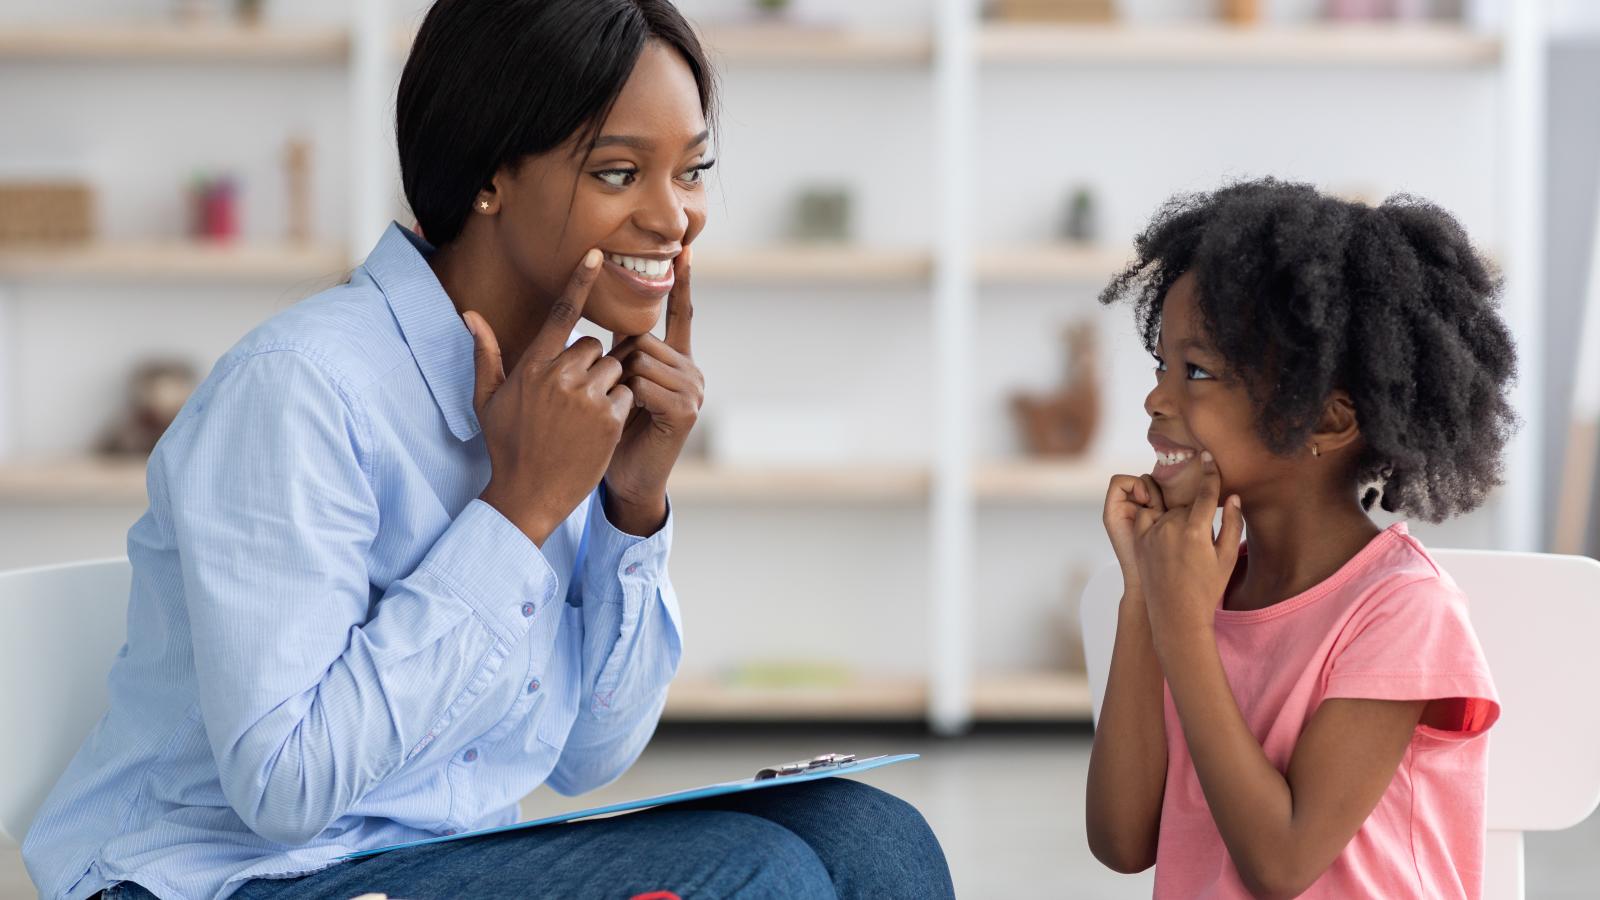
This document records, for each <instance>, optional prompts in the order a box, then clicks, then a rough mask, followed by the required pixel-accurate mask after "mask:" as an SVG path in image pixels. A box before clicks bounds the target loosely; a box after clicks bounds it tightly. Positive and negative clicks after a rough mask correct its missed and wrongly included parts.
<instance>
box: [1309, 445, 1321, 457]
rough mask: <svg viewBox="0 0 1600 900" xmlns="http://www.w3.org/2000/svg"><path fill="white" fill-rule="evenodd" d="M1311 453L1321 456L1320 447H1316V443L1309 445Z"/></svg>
mask: <svg viewBox="0 0 1600 900" xmlns="http://www.w3.org/2000/svg"><path fill="white" fill-rule="evenodd" d="M1311 455H1312V456H1321V455H1322V448H1321V447H1318V446H1317V445H1316V444H1312V445H1311Z"/></svg>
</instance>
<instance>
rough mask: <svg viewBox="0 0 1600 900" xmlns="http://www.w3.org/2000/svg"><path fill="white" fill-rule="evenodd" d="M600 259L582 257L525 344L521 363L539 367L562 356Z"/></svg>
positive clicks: (591, 255)
mask: <svg viewBox="0 0 1600 900" xmlns="http://www.w3.org/2000/svg"><path fill="white" fill-rule="evenodd" d="M603 256H604V254H602V253H601V252H600V251H599V250H590V251H589V252H588V253H585V254H584V256H583V260H582V261H581V262H579V263H578V268H577V269H575V270H574V271H573V273H572V277H571V278H570V279H568V281H567V287H566V290H564V291H563V292H562V293H561V296H560V297H557V298H556V302H554V303H552V304H550V312H549V314H548V315H546V316H545V320H544V324H543V325H541V326H539V331H538V332H537V333H536V334H534V336H533V340H532V341H529V342H528V349H526V350H524V351H523V352H522V359H524V360H527V361H529V362H534V363H541V362H550V361H551V360H553V359H555V358H556V357H557V356H560V355H561V352H562V349H563V348H564V347H566V345H567V336H568V335H570V334H572V329H574V328H576V327H578V320H579V319H581V318H583V306H584V304H585V303H588V302H589V289H590V288H592V287H594V279H595V276H596V275H598V274H599V273H600V260H601V259H602V258H603ZM518 364H519V365H520V364H521V362H520V361H519V363H518Z"/></svg>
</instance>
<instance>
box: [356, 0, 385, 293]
mask: <svg viewBox="0 0 1600 900" xmlns="http://www.w3.org/2000/svg"><path fill="white" fill-rule="evenodd" d="M350 2H351V11H350V19H351V21H350V151H349V152H350V168H349V172H350V176H349V184H350V197H349V203H350V224H349V226H348V228H347V237H348V240H349V246H348V248H347V251H346V252H347V253H348V254H349V255H350V256H351V257H352V260H355V261H359V259H360V257H358V256H356V254H364V253H366V251H367V248H369V247H371V246H372V245H373V244H375V243H377V241H378V238H379V237H380V236H381V235H382V234H383V229H384V228H385V227H387V225H388V222H389V218H390V215H391V213H390V204H389V199H390V198H389V186H390V183H389V178H390V175H391V174H392V173H393V171H394V168H393V165H394V164H393V163H392V162H391V157H392V156H393V155H394V154H392V153H390V152H389V149H388V143H389V142H388V141H387V140H386V139H385V137H384V136H385V134H386V131H385V129H387V128H389V127H391V125H392V123H391V122H390V119H389V116H388V113H389V112H390V111H391V110H393V108H394V104H393V103H392V102H390V97H389V90H388V88H389V85H388V83H387V79H386V78H385V77H384V73H385V72H386V71H387V70H388V61H389V47H390V44H391V38H390V32H391V29H390V27H389V16H388V4H387V3H386V2H385V0H350Z"/></svg>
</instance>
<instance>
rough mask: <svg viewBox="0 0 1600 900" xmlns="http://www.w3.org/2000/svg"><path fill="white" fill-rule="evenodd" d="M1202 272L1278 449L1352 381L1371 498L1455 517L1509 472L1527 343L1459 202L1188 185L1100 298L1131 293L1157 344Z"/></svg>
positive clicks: (1217, 334)
mask: <svg viewBox="0 0 1600 900" xmlns="http://www.w3.org/2000/svg"><path fill="white" fill-rule="evenodd" d="M1185 272H1193V273H1194V274H1195V277H1196V279H1197V285H1196V286H1197V288H1198V307H1199V315H1200V318H1201V320H1202V322H1201V325H1202V327H1203V328H1204V330H1205V332H1206V334H1207V336H1208V337H1209V338H1210V339H1211V342H1212V343H1213V345H1214V346H1215V348H1216V350H1217V352H1218V353H1220V354H1221V355H1222V356H1223V358H1224V359H1225V360H1226V361H1227V362H1228V364H1229V366H1230V367H1231V368H1232V369H1233V371H1234V373H1235V374H1237V375H1238V376H1240V378H1241V380H1242V381H1243V383H1244V384H1245V386H1246V388H1247V390H1248V392H1249V394H1250V396H1251V399H1252V400H1253V401H1254V403H1255V406H1256V409H1257V430H1258V431H1259V433H1260V435H1261V437H1262V440H1263V441H1264V442H1265V443H1266V445H1267V446H1268V447H1269V448H1270V449H1271V450H1272V451H1273V452H1276V453H1284V454H1287V453H1290V452H1292V451H1293V449H1294V448H1295V447H1297V446H1299V445H1301V444H1302V443H1303V442H1304V441H1305V439H1306V438H1307V436H1308V435H1310V433H1311V431H1312V429H1313V428H1314V427H1315V426H1316V423H1317V420H1318V418H1319V417H1320V415H1321V413H1322V409H1323V404H1324V403H1325V402H1326V400H1327V397H1328V395H1329V393H1330V392H1331V391H1332V390H1334V389H1336V388H1343V389H1344V390H1346V391H1348V392H1349V393H1350V395H1351V397H1352V399H1353V402H1354V405H1355V409H1356V416H1357V421H1358V423H1359V426H1360V429H1361V434H1362V437H1363V438H1364V440H1365V450H1364V452H1363V453H1362V455H1361V458H1360V460H1359V462H1358V471H1357V476H1358V478H1359V480H1360V483H1361V484H1364V485H1369V487H1368V489H1367V491H1366V493H1365V495H1364V496H1363V498H1362V505H1363V506H1364V507H1365V508H1367V509H1371V508H1372V505H1373V503H1374V502H1378V503H1379V505H1380V506H1381V507H1382V508H1383V509H1385V510H1387V511H1389V512H1404V513H1405V514H1407V515H1411V516H1416V517H1419V518H1422V519H1425V520H1427V521H1429V522H1439V521H1442V520H1443V519H1445V518H1447V517H1449V516H1453V515H1457V514H1459V513H1464V512H1467V511H1469V510H1471V509H1473V508H1474V507H1476V506H1478V505H1479V504H1481V503H1482V502H1483V500H1484V498H1485V496H1486V495H1487V494H1488V493H1489V491H1490V490H1491V489H1492V488H1494V487H1495V486H1497V485H1499V484H1500V483H1501V479H1500V473H1501V451H1502V450H1503V449H1504V447H1505V443H1506V441H1507V440H1508V439H1509V437H1510V436H1511V433H1512V432H1513V431H1514V430H1515V429H1516V427H1517V424H1518V421H1517V417H1516V414H1515V413H1513V412H1512V409H1511V405H1510V403H1509V402H1508V401H1507V398H1506V389H1507V386H1508V385H1509V383H1510V382H1511V380H1512V379H1513V378H1514V377H1515V375H1516V367H1517V360H1516V348H1515V346H1514V344H1513V343H1512V340H1511V334H1510V332H1509V331H1508V330H1507V329H1506V326H1505V324H1504V323H1503V322H1502V321H1501V320H1500V316H1499V314H1498V306H1499V301H1498V298H1499V291H1500V283H1499V278H1498V276H1497V275H1496V274H1495V273H1494V272H1493V271H1491V269H1490V267H1489V265H1487V264H1486V263H1485V261H1484V259H1483V258H1482V257H1481V256H1479V255H1478V253H1477V252H1476V251H1475V250H1474V249H1473V248H1472V244H1471V242H1470V241H1469V240H1468V238H1467V234H1466V232H1465V231H1464V230H1462V228H1461V225H1460V224H1459V223H1458V222H1456V220H1455V219H1454V218H1453V217H1452V216H1451V215H1450V214H1449V213H1447V212H1445V211H1444V210H1443V209H1441V208H1439V207H1438V206H1435V205H1433V204H1432V203H1429V202H1427V201H1426V200H1421V199H1418V198H1415V197H1409V196H1404V195H1397V196H1393V197H1390V198H1389V199H1388V200H1386V201H1384V203H1383V205H1382V206H1378V207H1371V206H1366V205H1364V204H1360V203H1353V202H1350V201H1346V200H1340V199H1337V198H1334V197H1328V196H1325V195H1323V194H1321V193H1318V192H1317V190H1316V189H1315V188H1313V187H1311V186H1310V185H1305V184H1293V183H1289V182H1284V181H1278V180H1276V179H1271V178H1267V179H1261V180H1258V181H1246V182H1241V183H1237V184H1233V185H1230V186H1227V187H1224V188H1222V189H1220V190H1217V191H1215V192H1212V193H1202V194H1186V195H1179V196H1177V197H1174V198H1173V199H1171V200H1169V201H1168V202H1167V203H1166V204H1165V205H1164V206H1162V208H1161V209H1160V211H1158V212H1157V213H1156V215H1155V218H1154V219H1153V220H1152V221H1151V222H1150V225H1149V227H1148V228H1146V229H1145V231H1144V233H1143V234H1141V235H1139V237H1138V238H1137V239H1136V242H1135V259H1134V260H1133V262H1131V263H1130V264H1129V265H1128V267H1127V268H1126V269H1125V270H1123V272H1122V273H1121V274H1120V275H1118V276H1117V277H1116V278H1115V279H1114V280H1112V282H1111V283H1110V284H1109V285H1108V286H1107V287H1106V288H1105V290H1104V291H1103V292H1102V293H1101V295H1100V302H1101V303H1107V304H1109V303H1114V302H1116V301H1118V300H1120V299H1123V298H1125V297H1131V299H1132V300H1133V304H1134V314H1135V316H1136V317H1137V318H1138V322H1139V331H1140V336H1141V337H1142V338H1143V340H1144V344H1145V347H1146V348H1147V349H1149V350H1151V351H1152V352H1153V351H1155V350H1156V347H1157V343H1158V339H1159V333H1160V328H1161V305H1162V300H1163V299H1164V298H1165V296H1166V293H1167V289H1168V288H1170V287H1171V286H1172V284H1173V282H1174V281H1176V280H1177V279H1178V277H1179V276H1180V275H1182V274H1184V273H1185Z"/></svg>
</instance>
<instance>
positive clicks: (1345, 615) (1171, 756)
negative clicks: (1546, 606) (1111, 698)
mask: <svg viewBox="0 0 1600 900" xmlns="http://www.w3.org/2000/svg"><path fill="white" fill-rule="evenodd" d="M1245 552H1248V547H1246V548H1245ZM1216 634H1217V649H1218V651H1219V654H1220V656H1221V658H1222V664H1223V669H1224V670H1225V671H1226V672H1227V675H1228V683H1229V686H1230V687H1231V688H1232V690H1233V693H1234V698H1235V699H1236V700H1237V701H1238V703H1239V708H1240V712H1241V713H1243V715H1244V719H1245V722H1246V723H1247V724H1248V725H1249V727H1250V729H1251V731H1252V732H1253V733H1254V734H1255V736H1256V739H1257V740H1258V741H1260V742H1261V746H1262V750H1263V751H1264V752H1265V753H1266V755H1267V758H1268V759H1269V760H1270V761H1271V762H1272V764H1273V765H1274V766H1275V767H1277V769H1278V770H1279V771H1287V770H1288V767H1289V760H1290V759H1291V757H1292V756H1293V754H1294V747H1295V742H1296V741H1297V740H1298V738H1299V736H1300V733H1301V732H1302V731H1303V730H1304V728H1305V726H1306V724H1307V722H1308V721H1309V720H1310V718H1311V716H1312V715H1313V714H1314V713H1315V712H1316V710H1317V707H1318V706H1320V705H1321V703H1322V701H1324V700H1329V699H1334V698H1353V699H1371V700H1428V701H1433V702H1432V703H1431V705H1430V707H1429V714H1428V718H1429V720H1430V721H1432V722H1434V723H1436V725H1437V726H1438V727H1434V726H1430V725H1419V726H1418V728H1417V731H1416V734H1415V735H1414V736H1413V737H1412V741H1411V744H1410V746H1409V747H1408V748H1407V750H1406V754H1405V757H1404V759H1403V760H1402V761H1401V763H1400V766H1399V769H1398V770H1397V771H1396V772H1395V777H1394V780H1393V781H1392V782H1391V783H1390V785H1389V789H1388V790H1387V791H1386V792H1385V793H1384V795H1383V797H1382V799H1380V800H1379V801H1378V805H1377V807H1376V808H1375V809H1374V810H1373V812H1372V815H1370V816H1369V817H1368V818H1367V821H1366V822H1365V823H1364V824H1363V825H1362V827H1361V830H1360V831H1358V832H1357V833H1356V836H1355V837H1354V838H1353V839H1351V841H1350V843H1349V845H1347V846H1346V847H1345V850H1344V852H1343V853H1341V854H1340V855H1339V857H1338V858H1337V859H1336V860H1335V861H1334V863H1333V865H1331V866H1330V867H1329V868H1328V870H1327V871H1326V872H1324V873H1323V875H1322V877H1321V878H1319V879H1318V880H1317V881H1316V882H1315V883H1314V884H1313V885H1312V886H1311V888H1310V889H1309V890H1308V891H1307V892H1306V893H1304V894H1303V895H1301V896H1302V897H1307V898H1348V897H1384V898H1407V897H1415V898H1429V900H1440V898H1455V897H1462V898H1477V897H1478V896H1480V894H1481V875H1482V869H1483V831H1484V818H1483V816H1484V805H1485V791H1486V787H1487V762H1488V745H1487V742H1486V741H1485V740H1483V735H1484V732H1485V731H1487V730H1488V729H1489V727H1490V726H1491V725H1493V724H1494V721H1495V719H1496V718H1498V717H1499V714H1500V706H1499V702H1498V699H1497V697H1496V694H1495V690H1494V683H1493V681H1492V680H1491V679H1490V676H1489V667H1488V664H1487V663H1486V662H1485V661H1484V657H1483V650H1482V648H1481V647H1480V646H1479V644H1478V639H1477V636H1476V635H1475V634H1474V633H1473V630H1472V624H1471V621H1470V620H1469V619H1468V616H1467V601H1466V597H1465V596H1464V595H1463V594H1462V592H1461V589H1460V588H1459V587H1457V586H1456V584H1455V582H1454V581H1452V580H1451V578H1450V576H1449V574H1448V573H1446V572H1444V571H1443V570H1442V569H1440V568H1439V567H1438V566H1437V565H1436V564H1435V563H1434V561H1433V558H1432V557H1431V556H1429V555H1428V553H1427V551H1426V550H1425V549H1424V548H1423V547H1422V545H1421V544H1420V543H1419V542H1418V541H1417V540H1416V539H1415V538H1413V537H1411V535H1410V534H1409V533H1408V532H1407V530H1406V526H1405V524H1404V523H1400V524H1397V525H1394V526H1391V527H1390V528H1389V529H1387V530H1385V531H1384V532H1382V533H1381V534H1379V535H1378V536H1377V537H1375V538H1373V540H1372V541H1371V542H1370V543H1368V545H1367V546H1366V547H1365V548H1363V549H1362V550H1361V552H1359V553H1358V554H1356V556H1354V557H1352V558H1351V559H1350V561H1349V562H1347V563H1346V564H1345V565H1344V566H1343V567H1341V568H1340V569H1339V571H1337V572H1335V573H1334V574H1333V575H1332V576H1331V577H1329V578H1328V579H1327V580H1325V581H1323V582H1322V583H1321V584H1318V585H1316V586H1315V587H1313V588H1311V589H1310V590H1308V591H1306V592H1305V593H1303V594H1300V595H1298V596H1296V597H1291V598H1289V599H1287V600H1284V601H1282V602H1280V603H1277V604H1275V605H1273V606H1270V607H1267V608H1266V609H1259V610H1245V611H1233V610H1225V609H1219V610H1218V611H1217V615H1216ZM1166 725H1167V785H1166V793H1165V796H1164V798H1163V803H1162V809H1161V837H1160V842H1159V845H1158V848H1157V855H1156V889H1155V896H1156V897H1157V898H1169V897H1170V898H1179V897H1182V898H1201V897H1205V898H1223V897H1227V898H1235V897H1237V898H1248V897H1250V893H1249V891H1248V890H1247V889H1246V888H1245V887H1244V884H1243V882H1242V881H1241V880H1240V879H1239V875H1238V872H1237V871H1236V870H1235V869H1234V867H1233V864H1232V862H1231V861H1230V860H1229V858H1228V853H1227V849H1226V847H1225V846H1224V845H1223V843H1222V836H1221V834H1220V833H1218V831H1217V827H1216V823H1215V821H1214V820H1213V819H1212V818H1211V812H1210V809H1209V807H1207V805H1206V801H1205V796H1204V794H1203V793H1202V791H1201V789H1200V783H1199V779H1198V777H1197V775H1196V773H1195V770H1194V763H1193V760H1192V759H1191V758H1190V757H1189V752H1188V746H1187V744H1186V743H1185V741H1184V738H1183V731H1182V726H1181V724H1180V723H1179V721H1178V717H1177V710H1176V709H1175V708H1174V707H1173V705H1172V695H1171V694H1170V692H1169V693H1168V694H1167V696H1166Z"/></svg>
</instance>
